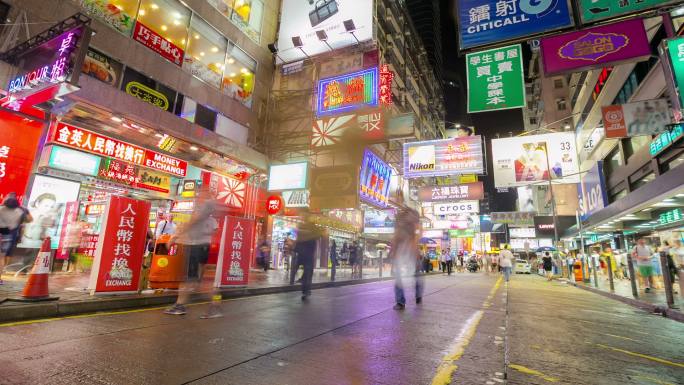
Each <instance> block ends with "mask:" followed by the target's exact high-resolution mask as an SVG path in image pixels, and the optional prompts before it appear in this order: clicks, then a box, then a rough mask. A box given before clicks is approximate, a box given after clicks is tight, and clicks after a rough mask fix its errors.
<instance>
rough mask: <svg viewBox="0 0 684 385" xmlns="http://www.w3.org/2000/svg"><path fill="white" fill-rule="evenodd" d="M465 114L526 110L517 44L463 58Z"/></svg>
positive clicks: (523, 82) (520, 56) (520, 59)
mask: <svg viewBox="0 0 684 385" xmlns="http://www.w3.org/2000/svg"><path fill="white" fill-rule="evenodd" d="M466 71H467V73H468V112H469V113H473V112H485V111H496V110H507V109H510V108H521V107H525V80H524V78H523V66H522V49H521V47H520V44H516V45H511V46H508V47H501V48H494V49H490V50H486V51H479V52H475V53H469V54H467V55H466Z"/></svg>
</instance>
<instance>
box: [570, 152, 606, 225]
mask: <svg viewBox="0 0 684 385" xmlns="http://www.w3.org/2000/svg"><path fill="white" fill-rule="evenodd" d="M577 195H578V198H579V202H578V206H579V212H580V218H581V219H582V220H583V221H586V220H587V219H588V218H589V217H590V216H591V215H593V214H595V213H596V212H598V211H600V210H601V209H603V208H604V207H606V206H607V205H608V194H607V189H606V182H605V178H604V176H603V161H598V162H596V163H595V164H594V167H592V168H591V169H589V171H587V173H586V174H584V175H583V176H582V181H581V182H580V184H579V185H578V186H577Z"/></svg>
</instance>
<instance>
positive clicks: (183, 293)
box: [164, 186, 223, 319]
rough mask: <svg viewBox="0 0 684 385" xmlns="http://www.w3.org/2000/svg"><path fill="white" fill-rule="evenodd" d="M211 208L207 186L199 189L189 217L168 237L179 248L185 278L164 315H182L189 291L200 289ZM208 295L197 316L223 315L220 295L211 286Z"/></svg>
mask: <svg viewBox="0 0 684 385" xmlns="http://www.w3.org/2000/svg"><path fill="white" fill-rule="evenodd" d="M215 211H216V203H215V201H214V200H213V199H210V190H209V188H208V186H207V187H205V188H203V189H202V190H201V191H200V192H199V194H198V196H197V198H196V203H195V211H193V213H192V215H191V216H190V220H189V221H188V222H187V223H185V224H183V225H182V226H180V228H179V229H178V230H177V231H176V234H174V235H172V236H171V241H170V243H171V244H174V243H176V244H178V245H180V247H182V249H183V256H184V257H185V264H186V266H187V272H188V277H187V279H186V281H185V282H183V283H181V285H180V288H179V291H178V298H177V299H176V303H175V304H174V305H173V306H172V307H170V308H168V309H166V310H165V311H164V313H165V314H171V315H183V314H185V313H186V312H187V310H186V308H185V304H186V303H188V301H189V299H190V292H191V291H195V290H198V289H200V290H202V289H203V280H202V279H203V276H204V267H205V265H206V263H207V260H208V259H209V247H210V245H211V240H212V237H213V235H214V232H216V229H218V223H217V222H216V219H214V218H213V217H212V214H213V213H214V212H215ZM212 286H213V285H212ZM205 289H206V288H205ZM210 295H211V300H212V302H211V304H210V305H209V310H208V311H207V313H205V314H203V315H201V316H200V318H203V319H206V318H218V317H222V316H223V314H222V313H221V308H220V300H221V298H220V295H217V293H216V289H215V288H213V287H212V288H211V290H210Z"/></svg>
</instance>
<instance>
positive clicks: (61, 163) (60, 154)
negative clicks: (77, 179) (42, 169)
mask: <svg viewBox="0 0 684 385" xmlns="http://www.w3.org/2000/svg"><path fill="white" fill-rule="evenodd" d="M100 159H101V158H100V157H99V156H97V155H91V154H87V153H85V152H81V151H76V150H71V149H68V148H65V147H60V146H52V149H51V150H50V159H49V160H48V166H50V167H53V168H56V169H60V170H65V171H73V172H77V173H79V174H85V175H90V176H97V173H98V170H99V169H100Z"/></svg>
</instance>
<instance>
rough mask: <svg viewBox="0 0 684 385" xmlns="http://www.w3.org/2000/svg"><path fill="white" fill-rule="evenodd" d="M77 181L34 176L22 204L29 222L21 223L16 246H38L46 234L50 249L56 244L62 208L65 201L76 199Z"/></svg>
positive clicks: (79, 186)
mask: <svg viewBox="0 0 684 385" xmlns="http://www.w3.org/2000/svg"><path fill="white" fill-rule="evenodd" d="M80 189H81V184H80V183H78V182H72V181H68V180H64V179H58V178H53V177H49V176H44V175H36V176H35V178H34V179H33V186H32V187H31V193H30V194H29V199H28V203H27V204H26V207H27V208H28V210H29V213H31V217H33V221H31V222H30V223H27V224H25V225H24V231H23V232H22V236H21V240H20V241H19V245H18V247H21V248H27V249H38V248H40V246H41V244H42V242H43V239H45V237H50V248H52V249H56V248H57V247H58V246H59V239H60V234H61V227H62V219H63V216H64V208H65V205H66V203H67V202H73V201H76V200H78V192H79V190H80Z"/></svg>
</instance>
